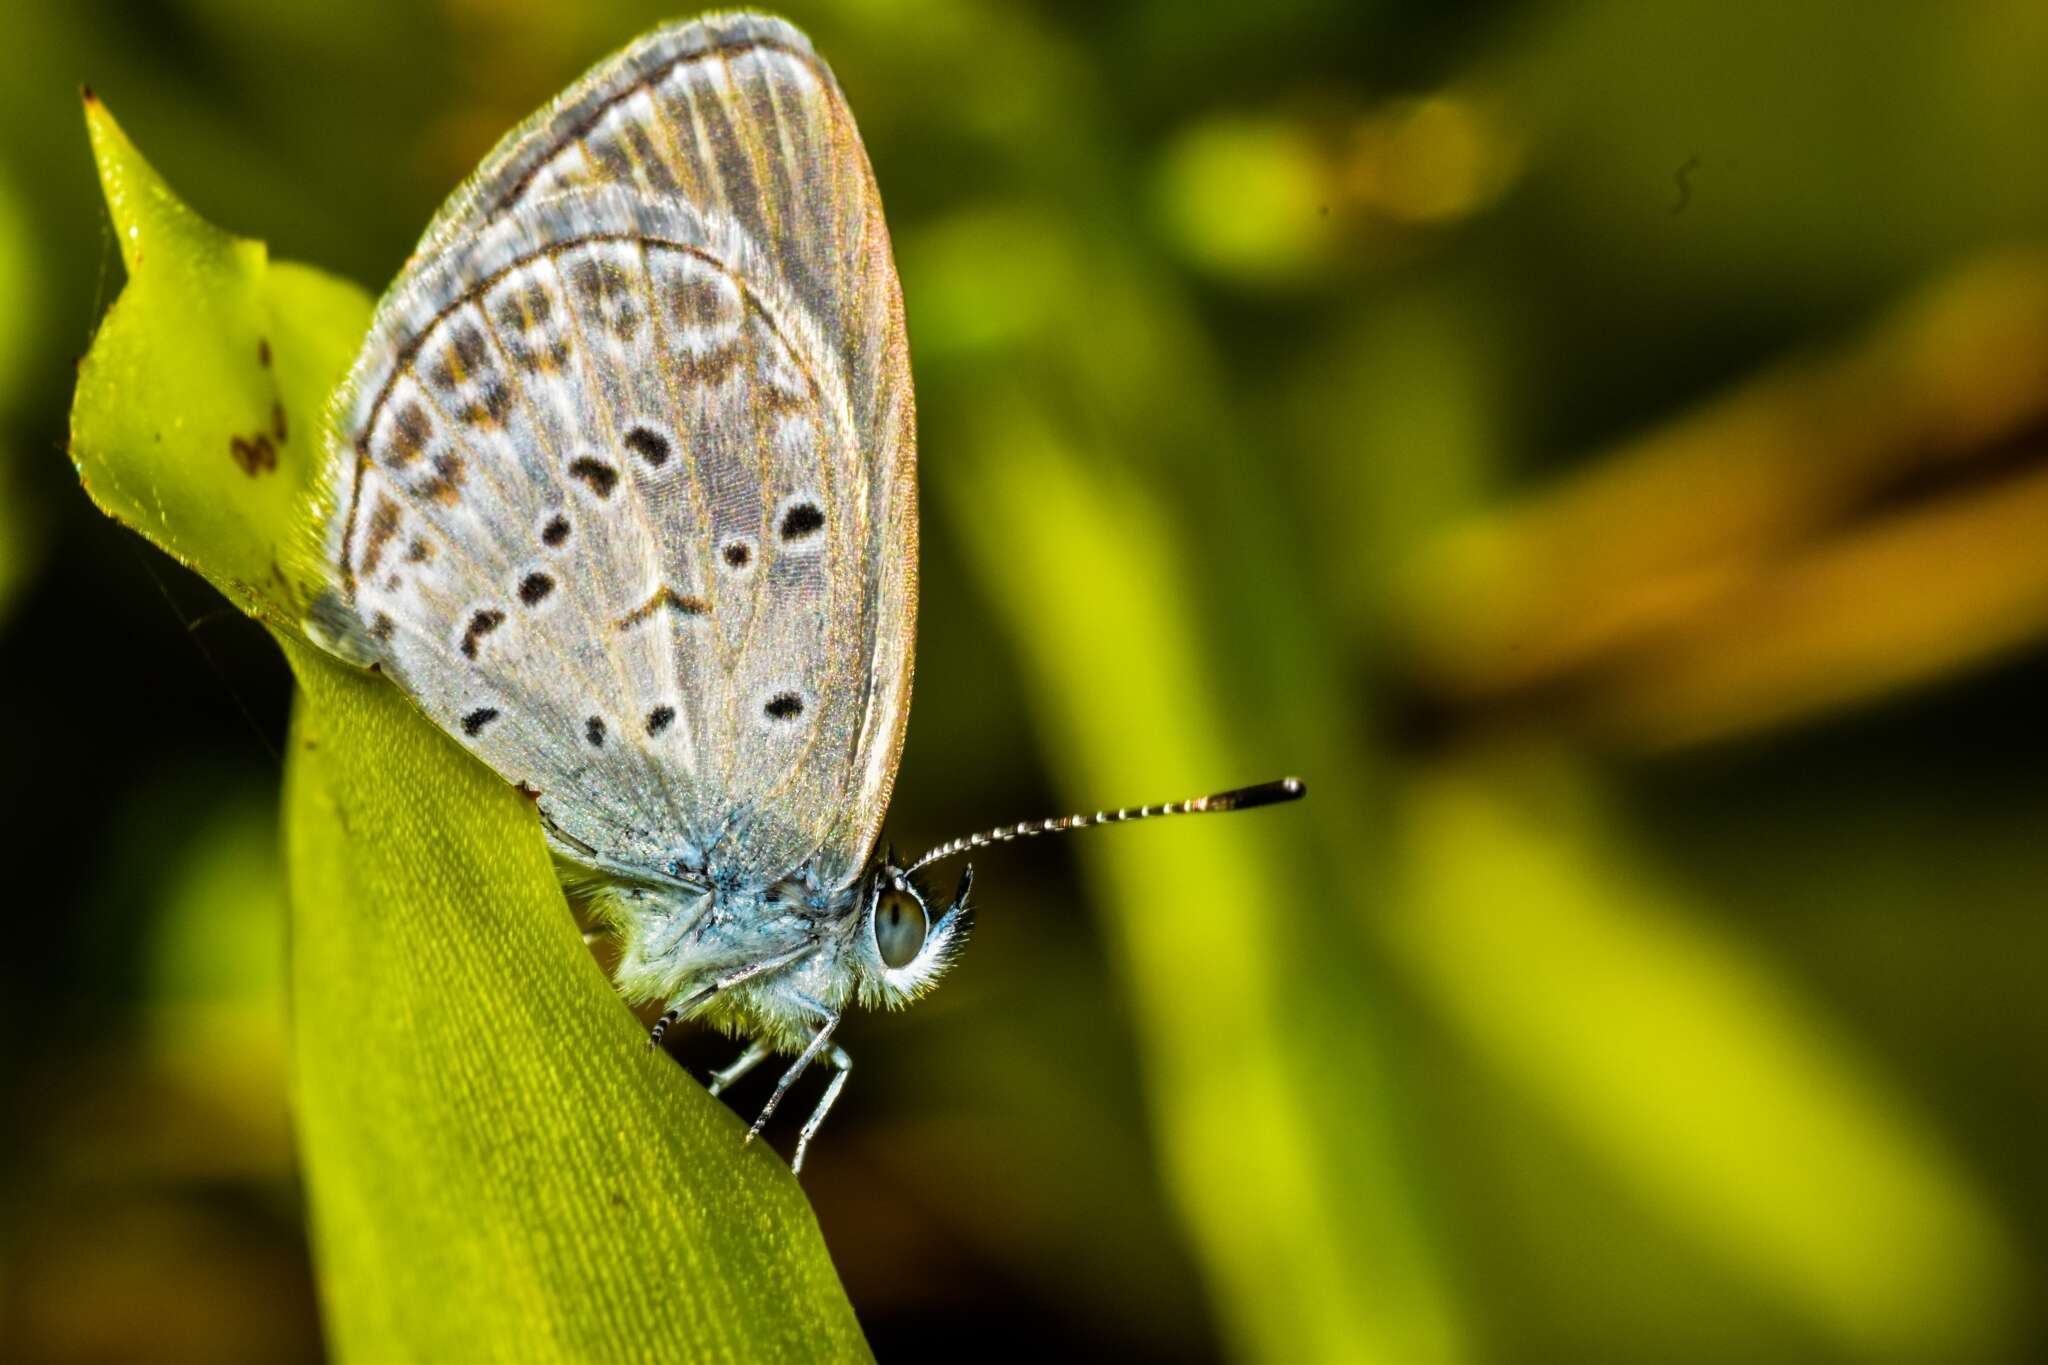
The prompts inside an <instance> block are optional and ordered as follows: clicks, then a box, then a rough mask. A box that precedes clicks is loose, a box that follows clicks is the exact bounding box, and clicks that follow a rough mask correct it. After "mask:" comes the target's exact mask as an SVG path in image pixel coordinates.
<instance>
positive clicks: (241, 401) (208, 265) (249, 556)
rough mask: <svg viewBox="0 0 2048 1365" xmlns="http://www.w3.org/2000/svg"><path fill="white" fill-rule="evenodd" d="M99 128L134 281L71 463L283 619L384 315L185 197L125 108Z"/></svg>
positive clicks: (80, 406)
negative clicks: (222, 224) (330, 458)
mask: <svg viewBox="0 0 2048 1365" xmlns="http://www.w3.org/2000/svg"><path fill="white" fill-rule="evenodd" d="M85 114H86V119H85V121H86V128H87V130H88V131H89V133H90V134H91V137H92V147H93V155H94V157H95V159H96V160H97V161H98V164H99V172H100V185H101V188H102V189H103V190H104V191H105V193H106V197H107V208H108V210H109V212H110V213H111V214H112V215H113V219H114V232H115V235H116V237H117V238H118V240H119V241H120V244H121V261H122V264H123V265H124V266H125V267H126V268H127V271H128V283H127V285H126V286H125V287H124V288H123V289H122V291H121V296H120V298H118V299H117V300H115V302H114V306H113V308H112V309H111V310H110V311H109V312H108V314H107V318H106V321H105V322H104V323H103V324H102V325H101V327H100V330H99V334H98V335H97V336H96V337H94V338H93V344H92V350H91V351H90V352H89V353H88V354H87V355H86V357H85V359H84V361H82V362H81V363H80V365H79V372H78V394H77V398H76V400H75V402H74V404H73V407H72V414H71V458H72V460H73V462H74V463H76V465H77V466H78V476H79V480H80V482H82V483H83V484H84V485H85V489H86V491H87V492H88V493H89V494H91V495H92V499H93V501H94V502H96V503H97V504H99V507H100V510H101V511H103V512H105V513H106V514H107V515H108V516H110V517H113V518H114V519H115V520H117V521H120V522H122V523H124V524H126V525H128V526H130V527H132V528H133V529H134V530H136V531H137V532H139V533H140V534H142V535H143V536H146V537H147V538H148V539H150V540H151V541H153V542H155V543H156V544H157V545H158V546H160V547H161V548H162V549H163V550H165V551H166V552H167V553H169V554H170V555H172V556H173V557H174V558H176V559H178V560H179V561H180V562H181V563H184V564H187V565H189V566H191V567H192V568H194V569H197V570H198V571H199V572H200V573H202V574H204V575H205V576H206V577H207V578H208V579H210V580H212V582H213V584H214V586H216V587H218V588H219V589H220V590H221V591H222V592H224V593H226V594H227V596H228V597H229V599H230V600H232V601H233V602H234V603H235V605H237V606H239V607H241V608H242V609H243V610H244V611H246V612H248V613H250V614H251V615H253V616H257V617H259V618H261V619H263V620H266V621H269V622H272V623H273V624H277V625H286V626H289V625H291V624H293V623H294V622H296V621H297V619H298V618H299V615H300V613H301V608H302V606H303V603H304V602H305V601H306V599H307V596H308V594H309V592H310V590H311V586H312V585H311V584H309V583H307V582H305V581H303V580H302V579H295V578H294V577H292V576H291V565H292V550H293V548H294V545H295V543H296V542H297V540H298V539H299V538H300V537H301V536H302V535H304V534H305V528H304V527H303V526H301V524H300V520H299V519H300V517H301V515H302V513H303V507H304V503H305V490H306V487H307V485H308V483H309V482H310V481H311V479H312V477H313V475H314V473H315V472H316V471H317V469H318V464H319V451H320V445H321V426H322V420H323V417H324V413H325V409H326V404H327V395H328V392H329V391H330V390H331V388H332V387H333V385H334V383H335V381H336V380H337V379H338V378H339V376H340V374H341V372H342V371H343V370H344V369H345V368H346V367H347V364H348V361H349V360H350V358H351V357H352V356H353V354H354V352H355V349H356V347H357V346H358V345H359V344H360V342H361V339H362V335H363V333H364V331H365V330H366V329H367V328H368V326H369V319H370V300H369V297H368V296H367V295H365V294H364V293H363V291H362V290H360V289H358V288H356V287H355V286H354V285H351V284H348V283H345V282H343V281H340V280H337V279H334V278H333V277H332V276H329V275H324V274H322V273H321V272H320V271H317V270H313V269H310V268H308V267H306V266H298V265H282V264H280V265H272V264H271V263H270V260H269V253H268V252H267V251H266V250H265V248H264V245H263V243H261V242H254V241H249V240H247V239H246V238H240V237H235V236H232V235H230V234H228V233H226V232H223V231H222V230H221V229H219V228H217V227H215V226H213V225H212V224H211V223H208V222H207V221H205V220H204V219H202V218H201V217H200V216H199V215H198V214H196V213H194V212H193V211H192V210H191V209H189V208H187V207H186V206H185V204H184V203H183V202H181V201H180V200H179V199H178V197H177V196H176V195H175V194H173V193H172V192H171V189H170V187H169V186H167V185H166V184H164V182H163V179H162V178H161V177H160V176H158V175H157V173H156V172H155V170H153V169H152V168H151V167H150V165H149V163H148V162H146V161H144V160H143V159H142V157H141V155H140V154H139V153H137V152H136V150H135V147H134V144H132V143H131V142H129V141H128V138H127V136H126V134H124V133H123V132H122V131H121V129H120V126H119V125H118V124H116V123H115V122H114V118H113V115H111V114H110V113H108V112H107V108H106V106H105V105H103V104H101V103H100V102H99V101H98V100H95V99H93V98H91V97H90V96H88V97H87V99H86V106H85Z"/></svg>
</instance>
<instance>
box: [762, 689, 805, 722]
mask: <svg viewBox="0 0 2048 1365" xmlns="http://www.w3.org/2000/svg"><path fill="white" fill-rule="evenodd" d="M761 711H762V713H763V714H764V715H766V716H767V717H768V719H770V720H795V719H796V718H797V717H798V716H801V715H802V714H803V713H804V699H803V698H802V697H799V696H798V695H797V694H796V693H794V692H778V693H776V694H775V695H774V696H772V697H770V698H769V699H768V704H767V705H766V706H763V707H762V708H761Z"/></svg>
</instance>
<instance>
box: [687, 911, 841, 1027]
mask: <svg viewBox="0 0 2048 1365" xmlns="http://www.w3.org/2000/svg"><path fill="white" fill-rule="evenodd" d="M817 946H818V940H817V939H816V938H815V937H813V938H807V939H805V940H804V941H803V942H802V943H799V944H798V945H797V946H796V947H794V948H792V949H790V950H789V951H788V952H786V953H777V954H776V955H775V956H773V957H764V958H762V959H761V960H760V961H759V962H751V963H748V964H747V965H746V966H744V967H742V968H740V969H739V970H738V971H736V972H729V973H727V974H726V975H724V976H721V977H719V978H718V980H716V981H714V982H712V983H711V984H710V985H708V986H700V987H698V988H697V989H696V990H694V991H692V992H691V993H690V996H689V998H688V999H686V1000H684V1001H683V1002H682V1003H681V1004H680V1005H671V1006H669V1008H668V1009H667V1011H665V1012H664V1013H663V1014H662V1016H661V1018H659V1019H657V1020H655V1021H654V1027H653V1028H651V1029H649V1030H648V1032H647V1046H649V1047H660V1046H661V1035H662V1034H664V1033H667V1032H668V1030H669V1025H671V1024H673V1023H675V1021H676V1020H678V1019H680V1018H682V1017H683V1016H684V1015H685V1014H687V1013H689V1012H690V1011H691V1010H693V1009H695V1008H697V1006H699V1005H701V1004H703V1003H704V1002H705V1001H706V1000H709V999H710V998H711V997H712V996H714V995H717V994H718V993H719V992H720V991H726V990H731V989H732V988H733V987H734V986H737V985H739V984H740V982H742V981H752V980H753V979H754V978H755V977H757V976H761V975H763V974H764V973H767V972H772V971H774V970H775V969H776V968H778V967H787V966H788V965H789V964H790V963H792V962H795V961H796V960H797V959H799V958H803V957H809V956H810V955H811V953H812V951H813V950H815V949H816V948H817ZM832 1022H833V1024H835V1025H836V1024H838V1022H839V1017H838V1016H837V1015H834V1016H833V1017H832Z"/></svg>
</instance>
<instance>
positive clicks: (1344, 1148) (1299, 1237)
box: [948, 401, 1459, 1361]
mask: <svg viewBox="0 0 2048 1365" xmlns="http://www.w3.org/2000/svg"><path fill="white" fill-rule="evenodd" d="M960 455H961V458H962V460H963V463H964V464H965V466H966V468H965V471H964V472H962V473H958V474H957V476H956V477H955V479H954V480H953V481H952V482H951V483H950V484H949V485H948V487H949V488H951V489H953V490H955V492H956V497H955V501H954V506H955V508H956V509H957V511H958V513H959V515H958V517H957V519H956V520H957V524H958V525H959V526H961V527H963V528H966V530H965V535H966V541H967V548H968V550H969V553H970V554H971V555H972V556H973V558H974V559H975V561H976V562H977V563H978V564H979V567H980V569H981V576H982V579H983V582H984V583H985V584H986V585H987V588H988V590H989V591H990V592H991V594H992V595H993V596H994V597H995V599H996V601H997V602H998V603H999V605H1000V606H1001V607H1002V609H1003V611H1004V613H1005V615H1006V617H1007V618H1008V621H1009V624H1010V628H1011V630H1012V632H1013V634H1014V635H1015V637H1016V638H1017V640H1018V642H1019V644H1020V646H1021V648H1022V650H1023V653H1024V658H1025V663H1026V667H1027V669H1028V676H1029V686H1030V689H1031V692H1032V695H1033V699H1034V702H1035V703H1036V705H1037V706H1038V708H1039V714H1040V717H1041V723H1042V725H1043V727H1044V731H1045V736H1046V740H1047V743H1048V744H1049V746H1050V747H1051V749H1052V751H1053V752H1054V754H1055V755H1057V757H1058V762H1057V763H1056V764H1055V768H1056V770H1057V771H1059V772H1061V773H1063V774H1064V775H1065V779H1064V783H1063V788H1062V789H1063V791H1064V792H1065V794H1066V796H1067V797H1068V798H1069V799H1070V800H1071V801H1072V802H1073V803H1074V804H1075V806H1076V808H1086V809H1094V808H1096V807H1098V806H1101V805H1104V804H1114V803H1116V802H1119V801H1126V800H1156V799H1159V798H1160V797H1161V796H1163V795H1165V794H1167V793H1172V794H1173V795H1174V796H1179V795H1193V794H1196V793H1197V792H1199V791H1202V790H1208V789H1211V788H1213V787H1214V786H1216V785H1219V784H1221V785H1228V784H1229V783H1230V782H1231V781H1235V780H1242V779H1248V778H1252V777H1260V776H1267V775H1268V774H1264V773H1257V772H1252V771H1248V764H1247V760H1246V758H1245V756H1243V755H1242V754H1241V753H1239V752H1238V746H1237V745H1235V744H1233V742H1232V740H1231V727H1230V725H1229V724H1228V721H1227V720H1226V718H1225V717H1222V716H1220V715H1218V714H1217V713H1216V712H1215V710H1214V709H1213V708H1212V706H1211V705H1210V704H1209V703H1208V701H1207V700H1206V692H1205V689H1204V687H1203V686H1202V683H1201V680H1202V679H1203V677H1204V676H1205V675H1206V674H1207V672H1208V670H1207V668H1206V666H1205V664H1204V662H1203V658H1202V654H1201V648H1200V644H1199V632H1198V630H1197V628H1196V626H1195V623H1194V622H1193V621H1192V620H1191V619H1190V618H1189V615H1188V608H1187V603H1186V599H1185V598H1184V596H1183V595H1182V594H1180V593H1179V592H1178V591H1176V587H1175V585H1176V584H1177V583H1178V582H1179V581H1180V571H1181V569H1182V567H1183V566H1184V565H1185V563H1186V558H1185V555H1184V553H1183V551H1182V550H1181V549H1180V547H1179V546H1178V545H1176V543H1175V541H1174V537H1173V535H1172V533H1171V531H1170V530H1169V527H1168V524H1167V521H1166V519H1165V517H1164V516H1163V515H1162V513H1161V511H1160V509H1159V508H1158V507H1157V506H1156V505H1155V504H1154V502H1153V501H1152V500H1151V498H1150V497H1148V496H1147V495H1146V493H1145V492H1144V491H1143V490H1142V489H1141V488H1140V487H1138V486H1137V485H1135V484H1133V483H1132V482H1131V481H1129V480H1128V479H1125V478H1122V477H1119V476H1118V475H1116V474H1115V473H1114V472H1113V471H1112V469H1111V468H1110V467H1109V465H1108V463H1107V462H1106V461H1104V460H1102V459H1100V458H1090V457H1089V456H1088V455H1086V454H1085V453H1084V452H1082V451H1081V450H1078V449H1076V448H1074V447H1073V446H1072V445H1071V444H1069V443H1068V442H1067V441H1065V440H1064V439H1062V437H1061V436H1060V434H1059V433H1057V432H1056V431H1055V430H1053V429H1050V428H1049V427H1048V426H1047V425H1046V424H1045V423H1044V421H1043V420H1042V419H1040V418H1038V417H1037V416H1035V415H1034V414H1033V413H1032V412H1031V410H1030V409H1029V408H1028V407H1027V406H1026V405H1025V404H1023V403H1022V402H1021V401H1013V402H1012V403H1011V404H1009V405H1007V406H1006V407H1004V408H1003V410H1002V411H1001V412H1000V414H998V415H995V416H992V417H991V418H990V420H989V421H988V423H987V425H986V426H985V427H984V428H983V429H982V431H981V439H980V441H979V442H978V443H977V444H976V446H975V447H974V448H973V449H972V450H970V451H962V452H960ZM991 508H1000V509H1002V514H1001V515H999V516H996V515H989V513H988V509H991ZM1146 792H1149V793H1151V795H1149V796H1147V795H1144V794H1143V793H1146ZM1311 799H1313V798H1311ZM1292 814H1294V813H1293V812H1289V815H1292ZM1285 818H1289V817H1288V815H1280V814H1276V813H1259V814H1256V815H1248V816H1237V817H1232V818H1231V819H1229V820H1216V821H1207V820H1205V821H1203V822H1202V827H1201V828H1199V829H1188V828H1185V827H1183V828H1181V829H1179V830H1174V829H1171V828H1168V827H1161V828H1157V829H1145V828H1136V829H1130V830H1125V831H1119V833H1118V834H1117V835H1114V836H1107V837H1092V838H1088V839H1087V842H1086V843H1085V844H1084V845H1081V846H1080V847H1079V848H1077V854H1078V856H1080V857H1081V858H1082V859H1083V861H1084V864H1085V865H1086V866H1087V867H1088V868H1089V869H1090V870H1091V872H1092V873H1093V877H1094V880H1095V881H1096V882H1097V883H1098V885H1099V887H1100V895H1101V898H1102V901H1103V903H1104V904H1105V905H1106V906H1108V907H1109V908H1110V910H1111V913H1112V915H1113V920H1112V924H1113V928H1114V930H1115V932H1116V935H1117V939H1118V942H1119V945H1120V948H1121V951H1122V955H1123V957H1124V959H1125V969H1126V973H1127V975H1128V978H1129V980H1130V981H1131V983H1132V989H1133V992H1134V994H1135V997H1136V1004H1137V1012H1138V1018H1139V1025H1140V1032H1141V1037H1142V1040H1143V1047H1144V1050H1145V1055H1146V1062H1147V1071H1148V1081H1149V1087H1150V1100H1151V1104H1152V1107H1153V1110H1154V1112H1155V1115H1156V1131H1157V1142H1158V1145H1159V1149H1160V1153H1161V1157H1162V1159H1163V1161H1164V1162H1165V1165H1166V1169H1167V1173H1168V1174H1167V1178H1168V1183H1169V1188H1170V1190H1171V1191H1172V1193H1173V1195H1174V1197H1175V1199H1176V1200H1177V1202H1178V1203H1179V1206H1180V1209H1181V1213H1182V1216H1183V1217H1184V1218H1185V1219H1186V1221H1187V1224H1188V1228H1189V1233H1190V1236H1191V1237H1192V1238H1193V1241H1194V1244H1195V1247H1196V1249H1197V1251H1198V1253H1199V1255H1200V1257H1201V1259H1202V1262H1203V1264H1204V1266H1205V1268H1206V1271H1207V1273H1208V1276H1209V1279H1210V1283H1211V1286H1212V1290H1213V1292H1214V1293H1215V1295H1216V1297H1217V1300H1218V1306H1219V1310H1220V1311H1221V1313H1222V1315H1223V1319H1224V1324H1225V1328H1226V1334H1227V1337H1228V1339H1229V1340H1230V1341H1231V1342H1232V1343H1233V1344H1234V1345H1235V1347H1236V1349H1237V1350H1238V1351H1239V1352H1240V1353H1241V1354H1243V1355H1245V1356H1247V1357H1250V1358H1253V1359H1262V1360H1401V1361H1410V1360H1436V1359H1446V1358H1451V1357H1454V1356H1456V1355H1457V1354H1458V1351H1459V1341H1458V1337H1459V1325H1458V1323H1457V1320H1456V1317H1455V1315H1454V1313H1453V1311H1452V1308H1451V1305H1450V1304H1449V1303H1448V1302H1447V1300H1446V1291H1445V1289H1444V1287H1443V1285H1442V1284H1441V1283H1440V1281H1439V1280H1438V1279H1437V1271H1436V1267H1435V1266H1434V1264H1433V1253H1432V1251H1431V1249H1430V1247H1429V1245H1428V1242H1427V1238H1426V1237H1425V1235H1424V1234H1423V1231H1422V1229H1421V1227H1420V1225H1419V1222H1420V1220H1419V1215H1418V1213H1417V1211H1416V1210H1415V1208H1414V1207H1413V1206H1412V1204H1411V1202H1410V1199H1409V1195H1408V1193H1407V1182H1406V1180H1405V1178H1404V1174H1403V1171H1402V1168H1401V1166H1400V1163H1399V1161H1398V1159H1397V1156H1396V1151H1395V1148H1396V1146H1397V1142H1396V1139H1395V1138H1394V1136H1393V1134H1392V1132H1391V1131H1390V1126H1389V1125H1390V1118H1389V1113H1388V1111H1389V1110H1390V1109H1391V1108H1392V1106H1394V1105H1395V1104H1396V1103H1397V1101H1396V1100H1395V1099H1394V1098H1393V1097H1392V1096H1391V1094H1390V1093H1389V1091H1388V1081H1387V1079H1386V1078H1385V1077H1384V1076H1383V1075H1379V1074H1375V1072H1374V1071H1373V1070H1372V1069H1370V1062H1369V1061H1365V1062H1359V1063H1358V1064H1355V1065H1354V1064H1353V1060H1352V1059H1351V1058H1349V1057H1348V1056H1347V1054H1346V1052H1345V1051H1344V1050H1341V1049H1338V1048H1335V1047H1333V1046H1331V1044H1330V1040H1329V1038H1327V1037H1324V1036H1320V1035H1319V1036H1316V1037H1313V1038H1309V1037H1304V1030H1306V1029H1311V1028H1312V1026H1311V1025H1309V1024H1307V1023H1305V1021H1306V1020H1313V1019H1316V1018H1318V1017H1320V1016H1321V1015H1324V1014H1336V1015H1341V1016H1344V1017H1346V1018H1349V1019H1351V1020H1353V1021H1355V1020H1357V1019H1358V1018H1359V1017H1360V1016H1361V1014H1362V1013H1363V1010H1364V1004H1363V1002H1360V1001H1358V1000H1357V999H1356V996H1355V993H1354V992H1355V983H1349V982H1347V983H1345V985H1344V987H1343V989H1344V991H1345V996H1344V998H1341V999H1324V998H1307V997H1310V996H1311V995H1312V994H1313V993H1314V992H1315V991H1316V989H1317V987H1316V984H1315V983H1316V981H1317V977H1318V975H1319V974H1318V973H1317V972H1316V970H1315V969H1314V966H1313V964H1312V963H1311V962H1309V961H1305V960H1304V958H1303V954H1311V955H1312V954H1313V953H1314V952H1315V949H1314V948H1313V947H1312V946H1311V945H1309V944H1305V943H1303V942H1302V941H1301V940H1299V939H1298V938H1297V937H1295V936H1294V935H1292V934H1290V933H1287V932H1282V931H1279V930H1278V928H1277V922H1278V921H1282V920H1285V919H1287V918H1288V917H1289V916H1294V915H1309V914H1314V913H1315V911H1314V910H1313V909H1312V908H1311V907H1313V905H1314V904H1315V900H1314V897H1313V896H1312V894H1311V888H1310V885H1309V884H1308V882H1307V880H1306V879H1305V878H1301V877H1298V876H1297V875H1295V873H1294V872H1293V871H1291V870H1290V866H1289V862H1288V860H1287V859H1285V858H1282V857H1276V856H1273V853H1272V850H1271V848H1270V846H1269V844H1268V842H1267V841H1266V840H1264V839H1262V830H1261V828H1260V827H1259V825H1258V823H1257V822H1258V821H1260V820H1274V819H1285ZM1084 837H1086V836H1084ZM1328 1087H1340V1088H1341V1095H1340V1097H1339V1098H1340V1099H1341V1101H1342V1113H1343V1115H1344V1116H1345V1120H1344V1122H1343V1124H1342V1132H1343V1134H1344V1141H1343V1142H1342V1143H1341V1144H1340V1143H1338V1142H1337V1141H1336V1140H1335V1135H1334V1133H1330V1132H1326V1131H1324V1130H1322V1129H1321V1128H1320V1126H1319V1125H1320V1124H1321V1123H1322V1122H1323V1121H1324V1119H1325V1118H1326V1117H1327V1111H1326V1110H1325V1108H1324V1107H1323V1104H1322V1102H1321V1099H1320V1094H1321V1092H1323V1091H1324V1090H1325V1089H1326V1088H1328Z"/></svg>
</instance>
